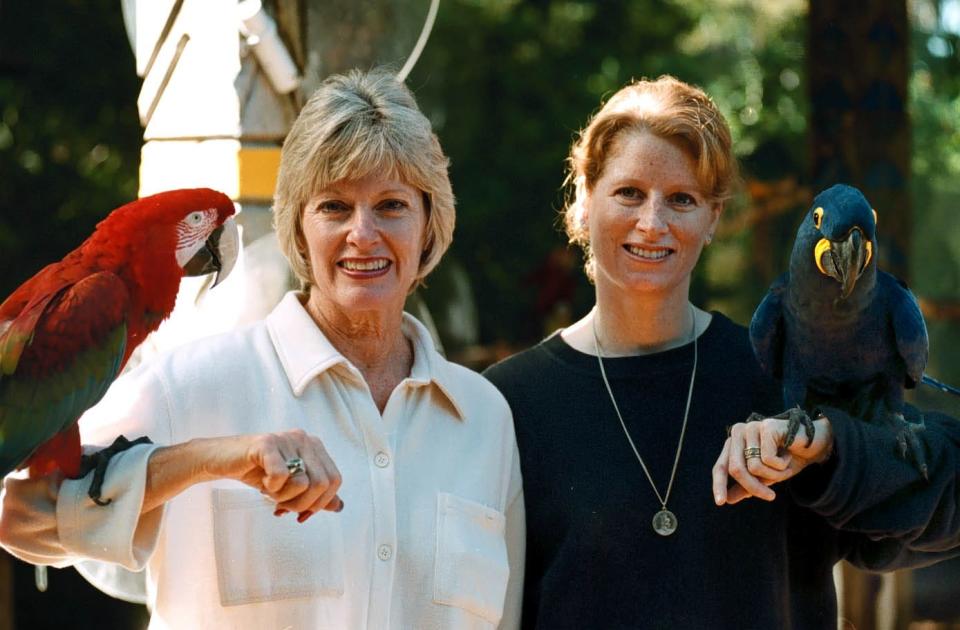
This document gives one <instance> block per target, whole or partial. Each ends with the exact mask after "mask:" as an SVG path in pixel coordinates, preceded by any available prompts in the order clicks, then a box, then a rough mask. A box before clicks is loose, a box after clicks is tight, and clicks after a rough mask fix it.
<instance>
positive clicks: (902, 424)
mask: <svg viewBox="0 0 960 630" xmlns="http://www.w3.org/2000/svg"><path fill="white" fill-rule="evenodd" d="M887 421H888V422H889V423H890V425H891V426H892V427H893V429H894V431H895V432H896V436H897V452H898V453H899V454H900V457H902V458H903V459H905V460H907V461H910V462H912V463H913V465H914V466H915V467H916V469H917V470H918V471H919V472H920V474H921V475H923V478H924V479H926V480H927V481H929V480H930V471H929V470H928V468H927V455H926V451H925V450H924V447H923V442H922V441H920V438H919V437H918V436H919V434H920V433H922V432H923V431H924V429H925V427H924V425H923V415H921V414H920V413H919V412H918V413H917V416H916V421H911V420H907V419H906V418H904V416H903V414H902V413H897V412H892V413H890V414H888V416H887Z"/></svg>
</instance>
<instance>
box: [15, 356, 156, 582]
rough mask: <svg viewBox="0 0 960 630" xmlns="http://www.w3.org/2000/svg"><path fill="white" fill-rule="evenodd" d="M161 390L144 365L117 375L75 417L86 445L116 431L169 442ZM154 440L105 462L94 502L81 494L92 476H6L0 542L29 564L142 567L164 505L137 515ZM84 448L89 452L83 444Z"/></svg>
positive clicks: (109, 439) (104, 442) (104, 441)
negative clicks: (92, 404)
mask: <svg viewBox="0 0 960 630" xmlns="http://www.w3.org/2000/svg"><path fill="white" fill-rule="evenodd" d="M169 426H170V425H169V418H168V415H167V407H166V403H165V397H164V395H163V388H162V386H161V382H160V380H159V379H158V378H156V377H155V376H153V374H152V373H151V372H149V371H148V370H136V371H134V372H131V373H129V374H127V375H125V376H123V377H121V378H120V379H118V380H117V381H116V382H115V383H114V384H113V385H112V386H111V388H110V390H109V391H108V393H107V395H106V396H105V397H104V398H103V400H102V401H101V402H100V403H99V404H98V405H97V406H95V407H93V408H92V409H90V410H89V411H88V412H87V413H86V414H85V415H84V416H83V417H82V418H81V419H80V428H81V439H82V440H83V442H84V444H85V445H97V446H103V445H108V444H110V443H111V442H112V441H113V439H114V438H116V437H117V436H118V435H120V434H121V433H122V434H125V435H126V436H127V437H129V438H135V437H139V436H141V435H148V436H150V437H151V438H153V439H154V441H156V442H159V443H166V442H168V441H169V437H170V431H169ZM156 448H158V447H157V446H156V445H140V446H136V447H133V448H131V449H129V450H127V451H124V452H122V453H120V454H118V455H116V456H114V457H113V458H112V459H111V460H110V464H109V466H108V467H107V472H106V475H105V479H104V484H103V492H102V496H103V498H104V499H109V500H110V501H111V502H110V504H109V505H107V506H99V505H96V504H95V503H93V501H92V500H91V499H90V498H89V497H88V496H87V491H88V489H89V488H90V483H91V481H92V475H93V473H92V472H91V473H88V474H87V475H86V476H85V477H83V478H81V479H63V480H61V479H60V478H59V477H57V476H54V475H51V476H48V477H43V478H39V479H27V478H24V477H18V476H9V477H8V478H7V479H6V480H5V482H4V490H3V496H2V501H0V545H2V546H3V547H4V548H5V549H7V550H8V551H9V552H10V553H12V554H13V555H15V556H17V557H19V558H21V559H23V560H26V561H28V562H32V563H34V564H48V565H53V566H58V567H62V566H67V565H71V564H75V563H76V562H78V561H80V560H99V561H104V562H111V563H115V564H119V565H121V566H123V567H125V568H128V569H131V570H140V569H142V568H143V567H144V566H145V564H146V562H147V560H148V559H149V557H150V555H151V554H152V552H153V549H154V548H155V546H156V543H157V540H158V537H159V532H160V523H161V520H162V515H163V508H158V509H156V510H152V511H151V512H149V513H147V514H141V508H142V505H143V497H144V491H145V488H146V475H147V463H148V461H149V459H150V456H151V455H152V453H153V452H154V451H155V450H156ZM84 450H85V451H86V452H89V451H92V450H96V448H95V447H93V446H85V447H84Z"/></svg>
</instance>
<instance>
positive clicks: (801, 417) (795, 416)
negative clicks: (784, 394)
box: [770, 407, 816, 451]
mask: <svg viewBox="0 0 960 630" xmlns="http://www.w3.org/2000/svg"><path fill="white" fill-rule="evenodd" d="M770 417H771V418H777V419H779V420H787V421H788V422H787V436H786V438H784V440H783V446H782V447H781V449H782V450H784V451H786V450H787V449H788V448H790V445H791V444H793V441H794V440H795V439H796V437H797V433H799V432H800V427H803V430H804V433H806V435H807V448H809V447H810V445H811V444H813V436H814V435H815V434H816V428H815V427H814V426H813V420H811V419H810V416H809V415H807V412H806V411H804V410H803V409H801V408H800V407H793V408H791V409H787V410H786V411H784V412H783V413H778V414H777V415H775V416H770Z"/></svg>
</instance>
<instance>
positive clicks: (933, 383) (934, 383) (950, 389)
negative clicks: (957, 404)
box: [921, 374, 960, 396]
mask: <svg viewBox="0 0 960 630" xmlns="http://www.w3.org/2000/svg"><path fill="white" fill-rule="evenodd" d="M921 382H922V383H923V384H924V385H929V386H930V387H936V388H937V389H939V390H940V391H941V392H943V393H945V394H953V395H954V396H960V388H956V387H954V386H953V385H947V384H946V383H944V382H942V381H938V380H937V379H935V378H933V377H932V376H929V375H928V374H924V375H923V379H922V380H921Z"/></svg>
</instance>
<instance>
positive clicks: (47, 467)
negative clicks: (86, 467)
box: [23, 422, 82, 479]
mask: <svg viewBox="0 0 960 630" xmlns="http://www.w3.org/2000/svg"><path fill="white" fill-rule="evenodd" d="M81 454H82V449H81V447H80V425H78V424H77V423H76V422H74V423H73V424H71V425H70V426H69V427H67V428H66V429H64V430H63V431H61V432H60V433H57V434H56V435H54V436H53V437H52V438H50V439H49V440H47V441H46V442H44V443H43V444H41V445H40V447H39V448H37V450H35V451H34V452H33V455H31V456H30V458H29V459H28V460H27V461H26V462H24V465H23V467H24V468H26V467H28V466H29V468H30V476H31V477H38V476H42V475H49V474H50V473H52V472H53V471H55V470H57V469H58V468H59V469H60V470H62V471H63V474H65V475H66V476H67V477H70V478H71V479H75V478H77V477H79V476H80V456H81Z"/></svg>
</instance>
